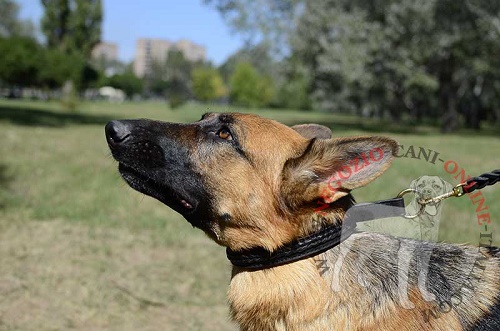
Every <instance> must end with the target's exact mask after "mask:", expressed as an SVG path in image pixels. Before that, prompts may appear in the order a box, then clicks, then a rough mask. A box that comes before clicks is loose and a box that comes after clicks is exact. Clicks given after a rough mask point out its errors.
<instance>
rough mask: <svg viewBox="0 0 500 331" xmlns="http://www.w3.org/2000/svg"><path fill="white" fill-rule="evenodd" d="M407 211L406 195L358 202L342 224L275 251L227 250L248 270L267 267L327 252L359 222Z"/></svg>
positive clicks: (256, 249)
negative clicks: (404, 197)
mask: <svg viewBox="0 0 500 331" xmlns="http://www.w3.org/2000/svg"><path fill="white" fill-rule="evenodd" d="M404 214H405V205H404V200H403V198H394V199H388V200H381V201H375V202H367V203H358V204H355V205H354V206H352V207H351V208H349V209H348V210H347V212H346V214H345V216H344V219H343V221H342V223H341V224H336V225H330V226H328V227H325V228H323V229H321V230H319V231H318V232H315V233H312V234H310V235H308V236H306V237H303V238H300V239H298V240H295V241H292V242H290V243H288V244H286V245H284V246H282V247H280V248H278V249H277V250H276V251H274V252H269V251H268V250H266V249H264V248H262V247H255V248H251V249H247V250H241V251H233V250H231V249H229V248H227V249H226V255H227V258H228V259H229V261H231V263H232V264H233V265H235V266H237V267H240V268H244V269H253V270H256V269H265V268H272V267H276V266H280V265H283V264H287V263H291V262H295V261H299V260H302V259H306V258H309V257H312V256H315V255H318V254H320V253H323V252H325V251H327V250H329V249H331V248H333V247H335V246H337V245H338V244H340V243H341V242H343V241H344V240H346V239H347V238H349V237H350V236H351V234H353V233H354V232H356V224H357V223H359V222H365V221H371V220H375V219H379V218H387V217H397V216H403V215H404Z"/></svg>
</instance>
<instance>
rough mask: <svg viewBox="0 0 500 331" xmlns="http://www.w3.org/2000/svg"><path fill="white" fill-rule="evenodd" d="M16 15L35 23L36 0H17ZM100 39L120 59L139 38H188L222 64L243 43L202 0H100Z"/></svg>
mask: <svg viewBox="0 0 500 331" xmlns="http://www.w3.org/2000/svg"><path fill="white" fill-rule="evenodd" d="M17 3H18V4H19V5H20V7H21V11H20V16H21V18H23V19H31V20H32V21H33V22H34V23H35V24H36V25H39V22H40V18H41V17H42V14H43V9H42V6H41V4H40V3H41V1H40V0H17ZM103 9H104V19H103V24H102V40H103V41H107V42H112V43H116V44H118V55H119V58H120V60H122V61H125V62H131V61H133V59H134V53H135V44H136V40H137V39H139V38H160V39H166V40H170V41H174V42H175V41H178V40H180V39H188V40H191V41H193V42H195V43H197V44H201V45H203V46H205V47H206V50H207V59H208V60H210V61H212V62H213V63H214V64H216V65H220V64H222V63H223V62H224V61H225V60H226V59H227V58H228V57H229V56H230V55H231V54H233V53H234V52H236V51H237V50H238V49H239V48H240V47H241V46H243V40H242V38H241V37H239V36H238V35H234V34H232V33H231V32H230V29H229V27H228V26H227V25H225V23H224V21H223V19H222V18H221V16H220V15H219V13H218V12H217V11H216V10H215V9H213V8H211V7H209V6H206V5H204V4H203V1H202V0H103Z"/></svg>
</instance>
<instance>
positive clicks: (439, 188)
mask: <svg viewBox="0 0 500 331" xmlns="http://www.w3.org/2000/svg"><path fill="white" fill-rule="evenodd" d="M410 188H412V189H415V190H416V191H417V194H416V196H415V200H414V201H412V204H413V205H415V206H417V200H419V199H429V198H433V197H437V196H438V195H441V194H444V193H446V192H449V191H451V189H452V188H453V186H452V185H451V184H450V183H448V182H446V181H445V180H443V179H442V178H441V177H438V176H422V177H419V178H417V179H415V180H413V181H412V182H411V183H410ZM440 205H441V204H440V203H437V204H432V205H431V204H429V205H426V206H425V209H424V213H425V214H427V215H429V216H437V215H438V213H439V210H440ZM418 208H420V207H419V206H417V207H416V209H418Z"/></svg>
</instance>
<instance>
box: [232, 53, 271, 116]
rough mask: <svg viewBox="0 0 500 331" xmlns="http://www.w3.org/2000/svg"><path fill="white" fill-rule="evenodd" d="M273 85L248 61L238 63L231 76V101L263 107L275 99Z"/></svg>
mask: <svg viewBox="0 0 500 331" xmlns="http://www.w3.org/2000/svg"><path fill="white" fill-rule="evenodd" d="M273 95H274V91H273V85H272V82H271V80H270V79H269V78H267V77H262V76H260V75H259V74H258V72H257V71H256V70H255V68H254V67H253V66H252V65H251V64H250V63H248V62H240V63H238V64H237V66H236V69H235V71H234V74H233V75H232V77H231V93H230V98H231V102H233V103H235V104H237V105H240V106H246V107H262V106H265V105H268V104H269V103H270V102H271V100H272V99H273Z"/></svg>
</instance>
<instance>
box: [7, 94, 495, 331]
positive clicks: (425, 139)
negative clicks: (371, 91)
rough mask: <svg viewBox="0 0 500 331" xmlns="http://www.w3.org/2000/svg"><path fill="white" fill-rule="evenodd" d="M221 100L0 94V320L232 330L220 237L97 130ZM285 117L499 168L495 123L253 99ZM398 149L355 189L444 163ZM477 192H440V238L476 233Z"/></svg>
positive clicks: (50, 326) (472, 170)
mask: <svg viewBox="0 0 500 331" xmlns="http://www.w3.org/2000/svg"><path fill="white" fill-rule="evenodd" d="M230 110H234V109H232V108H229V107H227V106H218V105H212V106H208V105H195V104H190V105H187V106H184V107H183V108H181V109H178V110H175V111H172V110H170V109H168V108H167V107H166V105H165V104H162V103H126V104H120V105H116V104H108V103H88V104H82V105H81V107H80V108H79V110H78V111H77V112H74V113H67V112H65V111H62V110H60V106H59V104H58V103H41V102H25V101H22V102H21V101H7V100H0V156H1V157H0V330H71V329H75V330H160V329H162V330H201V329H203V330H235V326H234V325H232V324H231V323H230V322H229V321H228V309H227V304H226V299H225V292H226V289H227V285H228V283H229V277H230V265H229V262H228V261H227V260H226V259H225V252H224V249H223V248H221V247H218V246H216V245H215V244H214V243H212V242H211V241H210V240H209V239H207V238H206V237H205V236H204V235H203V234H202V233H201V231H199V230H196V229H193V228H192V227H191V226H190V225H189V224H188V223H187V222H186V221H184V220H183V219H182V218H181V217H180V216H179V215H177V214H176V213H175V212H173V211H171V210H170V209H168V208H167V207H165V206H163V205H162V204H160V203H159V202H156V201H155V200H153V199H151V198H147V197H144V196H143V195H141V194H139V193H137V192H135V191H133V190H132V189H130V188H128V187H127V186H126V184H125V183H124V182H123V181H122V180H121V179H120V178H119V175H118V173H117V171H116V164H115V162H114V161H113V159H112V157H111V156H110V153H109V151H108V148H107V145H106V142H105V139H104V132H103V128H104V124H105V123H106V122H107V121H108V120H110V119H115V118H138V117H145V118H153V119H159V120H166V121H181V122H189V121H194V120H198V119H199V118H200V116H201V114H203V113H204V112H207V111H230ZM247 111H252V112H256V113H259V114H261V115H262V116H265V117H270V118H274V119H277V120H279V121H281V122H284V123H286V124H290V125H291V124H297V123H305V122H316V123H322V124H325V125H328V126H329V127H331V128H332V130H333V132H334V135H336V136H344V135H360V134H363V135H366V134H373V135H387V136H391V137H393V138H395V139H396V140H398V141H399V142H400V143H401V145H403V146H404V151H405V153H406V152H407V151H408V148H409V146H410V145H412V146H414V147H415V149H416V151H418V148H419V147H423V148H425V149H431V150H433V151H436V152H438V153H440V154H439V158H441V159H443V160H444V161H447V160H452V161H454V162H456V163H457V164H458V165H459V166H460V167H461V168H463V169H465V171H466V173H467V174H470V175H478V174H480V173H483V172H486V171H490V170H493V169H496V168H500V162H499V160H500V159H499V152H500V135H498V133H495V131H494V129H490V130H489V131H486V132H483V133H481V134H475V133H474V132H470V131H462V132H460V133H459V134H454V135H447V136H442V135H439V134H438V133H437V131H436V129H435V128H432V127H413V126H398V125H396V124H394V123H389V122H386V123H379V122H377V121H370V120H360V119H357V118H354V117H349V116H339V115H332V114H327V113H319V112H298V111H286V110H247ZM409 156H410V154H408V157H406V158H405V157H403V158H398V159H396V160H395V162H394V163H393V166H392V168H391V169H389V170H388V171H387V173H386V174H385V175H384V176H382V177H381V178H379V179H377V180H376V181H375V182H373V183H372V184H370V185H369V186H368V187H366V188H362V189H359V190H358V191H357V192H355V194H354V195H355V196H356V198H357V200H358V201H373V200H379V199H385V198H390V197H393V196H395V195H396V194H397V193H398V192H399V191H400V190H402V189H404V188H406V187H407V186H408V184H409V183H410V182H411V180H412V179H414V178H417V177H419V176H422V175H426V174H427V175H438V176H441V177H443V178H444V179H446V180H447V181H449V182H451V183H456V182H457V180H455V179H454V178H453V177H452V176H451V175H449V174H447V173H446V172H445V171H444V167H443V162H441V161H437V162H436V164H431V163H429V162H426V161H425V160H418V159H412V158H411V157H409ZM483 194H484V197H485V201H486V204H487V205H488V208H489V209H488V210H489V213H490V215H491V221H492V222H491V224H490V225H489V226H488V230H487V231H488V232H489V231H491V232H492V233H493V238H494V243H495V244H496V245H498V244H499V242H500V241H499V238H500V227H499V226H498V219H499V216H500V204H499V203H498V201H500V184H499V185H497V187H490V188H486V189H484V190H483ZM481 231H483V232H484V227H480V226H479V225H478V223H477V221H476V213H475V206H474V205H472V203H471V201H470V199H469V198H468V197H467V196H465V197H462V198H454V199H449V200H447V202H446V204H445V205H444V211H443V214H442V217H441V226H440V229H439V238H440V240H444V241H448V242H456V243H464V242H469V243H472V244H475V245H477V243H478V240H479V233H480V232H481Z"/></svg>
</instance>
